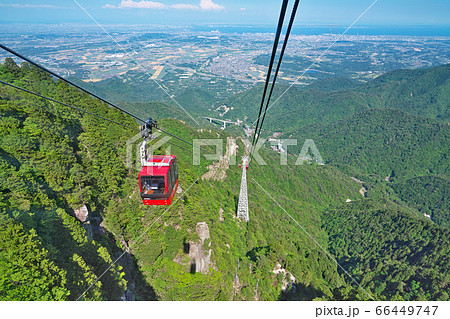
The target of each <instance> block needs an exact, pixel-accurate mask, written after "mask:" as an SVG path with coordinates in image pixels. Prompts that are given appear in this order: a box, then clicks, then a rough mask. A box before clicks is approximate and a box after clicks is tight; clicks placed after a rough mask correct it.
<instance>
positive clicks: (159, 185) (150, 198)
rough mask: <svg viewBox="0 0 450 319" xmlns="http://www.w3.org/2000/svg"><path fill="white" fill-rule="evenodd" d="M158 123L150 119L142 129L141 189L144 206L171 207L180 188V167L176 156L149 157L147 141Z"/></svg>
mask: <svg viewBox="0 0 450 319" xmlns="http://www.w3.org/2000/svg"><path fill="white" fill-rule="evenodd" d="M153 127H155V128H156V127H157V122H156V121H154V120H153V119H152V118H150V119H148V120H147V122H146V123H145V125H144V126H142V127H141V135H142V136H143V138H144V141H143V142H142V143H141V146H140V152H141V164H142V169H141V172H140V173H139V189H140V192H141V198H142V201H143V203H144V205H170V204H172V200H173V198H174V196H175V193H176V191H177V188H178V165H177V158H176V156H175V155H156V156H147V139H148V138H149V136H150V135H151V133H152V128H153Z"/></svg>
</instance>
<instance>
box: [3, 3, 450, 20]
mask: <svg viewBox="0 0 450 319" xmlns="http://www.w3.org/2000/svg"><path fill="white" fill-rule="evenodd" d="M76 1H78V3H79V4H80V5H81V6H83V7H84V8H86V10H87V11H89V12H90V13H91V14H92V15H93V16H94V17H95V18H96V19H97V20H98V21H99V22H100V23H107V24H114V23H117V24H122V23H125V24H207V23H218V24H271V25H272V24H274V23H276V20H277V16H278V13H279V8H280V4H281V0H155V1H142V0H76ZM293 1H294V0H291V1H290V2H291V3H293ZM373 1H374V0H301V3H300V7H299V13H298V15H297V18H296V24H337V25H348V24H350V23H352V22H353V21H354V19H355V18H356V17H358V16H359V15H360V14H361V13H362V12H363V11H364V10H365V9H366V8H367V7H368V6H369V5H370V4H371V3H372V2H373ZM0 23H8V24H10V23H45V24H53V23H57V24H60V23H80V24H88V23H92V21H91V20H90V19H89V17H88V16H87V15H86V14H85V13H84V12H83V11H82V10H81V9H80V8H79V7H78V6H77V4H76V3H75V2H74V1H73V0H0ZM358 24H360V25H450V1H449V0H427V1H425V0H421V1H419V0H378V2H377V3H376V4H375V5H374V6H373V8H372V9H371V10H370V11H369V12H367V14H366V15H364V17H363V18H362V19H361V20H360V21H359V23H358Z"/></svg>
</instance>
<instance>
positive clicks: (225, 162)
mask: <svg viewBox="0 0 450 319" xmlns="http://www.w3.org/2000/svg"><path fill="white" fill-rule="evenodd" d="M237 148H238V146H237V145H236V140H235V139H233V138H231V137H227V149H226V152H225V155H223V156H222V157H221V158H220V161H218V162H217V163H214V164H212V165H209V166H208V169H209V171H208V172H206V173H205V174H203V176H202V179H203V180H205V179H206V180H211V179H212V180H215V181H223V180H224V179H225V178H226V177H227V173H226V172H227V170H228V169H229V168H230V161H231V157H232V156H236V149H237ZM233 162H234V160H233ZM231 164H232V165H234V164H235V163H231Z"/></svg>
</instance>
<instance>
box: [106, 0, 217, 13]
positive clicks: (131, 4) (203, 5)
mask: <svg viewBox="0 0 450 319" xmlns="http://www.w3.org/2000/svg"><path fill="white" fill-rule="evenodd" d="M103 8H105V9H122V8H140V9H167V8H169V9H176V10H205V11H207V10H223V9H225V7H224V6H221V5H220V4H217V3H214V2H213V1H212V0H200V3H199V4H198V5H194V4H185V3H179V4H173V5H170V6H167V5H165V4H164V3H162V2H155V1H145V0H142V1H133V0H122V1H121V2H120V4H119V5H118V6H115V5H112V4H105V5H104V6H103Z"/></svg>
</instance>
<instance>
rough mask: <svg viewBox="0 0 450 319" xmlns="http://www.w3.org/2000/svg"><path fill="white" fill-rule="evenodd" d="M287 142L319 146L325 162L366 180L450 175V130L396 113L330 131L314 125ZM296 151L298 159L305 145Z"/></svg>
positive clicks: (372, 115) (371, 115) (364, 116)
mask: <svg viewBox="0 0 450 319" xmlns="http://www.w3.org/2000/svg"><path fill="white" fill-rule="evenodd" d="M285 135H286V137H287V136H290V137H291V138H298V140H300V141H304V140H305V139H306V138H311V139H313V140H314V142H315V144H316V145H317V147H318V149H319V150H320V152H321V155H322V157H323V159H324V161H325V162H327V163H330V164H335V165H346V166H350V167H352V169H353V171H357V172H360V173H361V174H365V175H368V174H377V175H378V176H379V177H380V178H383V179H384V178H385V177H389V180H405V179H408V178H412V177H416V176H422V175H426V174H443V175H448V173H449V169H450V167H449V165H450V162H449V161H448V154H449V151H450V127H449V126H448V125H447V124H445V123H442V122H440V121H438V120H434V119H430V118H423V117H418V116H414V115H409V114H408V113H405V112H403V111H399V110H392V109H373V110H368V111H364V112H360V113H357V114H355V115H353V116H351V117H349V118H348V119H344V120H340V121H336V122H334V123H331V124H328V125H311V126H307V127H304V128H303V129H302V130H299V131H295V132H292V133H286V134H285ZM299 144H300V145H297V146H292V149H291V150H292V153H293V154H298V153H299V152H300V148H301V147H302V145H301V143H299Z"/></svg>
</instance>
